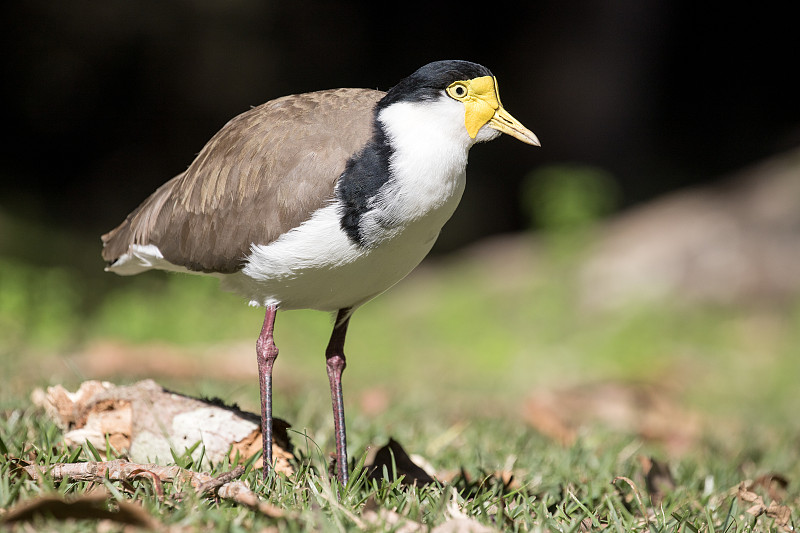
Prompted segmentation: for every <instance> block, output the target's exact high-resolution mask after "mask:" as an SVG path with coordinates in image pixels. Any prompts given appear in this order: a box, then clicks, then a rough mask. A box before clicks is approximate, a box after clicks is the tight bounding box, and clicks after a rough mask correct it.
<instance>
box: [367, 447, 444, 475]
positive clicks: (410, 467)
mask: <svg viewBox="0 0 800 533" xmlns="http://www.w3.org/2000/svg"><path fill="white" fill-rule="evenodd" d="M393 465H394V466H393ZM384 467H386V471H387V472H388V473H389V475H390V476H391V475H392V473H393V472H394V471H395V468H396V473H397V477H401V476H404V477H403V482H402V483H403V484H404V485H427V484H428V483H432V482H433V481H434V479H433V477H432V476H431V475H430V474H428V473H427V472H426V471H425V470H423V469H422V468H421V467H420V466H418V465H417V464H416V463H414V461H412V460H411V457H409V455H408V453H406V451H405V450H404V449H403V447H402V446H401V445H400V443H399V442H397V441H396V440H394V439H392V438H390V439H389V442H388V443H387V444H386V445H385V446H382V447H381V448H378V449H377V450H374V452H373V451H372V450H371V451H370V454H369V456H368V458H367V463H366V467H365V468H366V469H367V472H369V474H368V475H369V477H370V479H381V478H382V477H383V469H384Z"/></svg>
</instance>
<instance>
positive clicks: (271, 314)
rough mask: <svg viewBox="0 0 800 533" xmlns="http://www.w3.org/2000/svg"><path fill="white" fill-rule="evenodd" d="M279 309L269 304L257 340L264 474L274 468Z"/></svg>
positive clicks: (265, 476) (265, 475)
mask: <svg viewBox="0 0 800 533" xmlns="http://www.w3.org/2000/svg"><path fill="white" fill-rule="evenodd" d="M277 312H278V309H277V307H275V306H274V305H269V306H267V312H266V315H265V316H264V325H263V326H262V327H261V334H260V335H259V336H258V341H257V342H256V357H257V359H258V379H259V388H260V390H261V450H262V451H261V459H262V461H263V462H264V470H263V476H264V479H266V478H267V472H268V471H269V469H271V468H272V365H273V364H274V363H275V359H276V358H277V357H278V347H277V346H275V342H274V341H273V339H272V331H273V329H274V327H275V315H276V314H277Z"/></svg>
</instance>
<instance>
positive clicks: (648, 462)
mask: <svg viewBox="0 0 800 533" xmlns="http://www.w3.org/2000/svg"><path fill="white" fill-rule="evenodd" d="M638 459H639V464H640V465H641V466H642V472H643V474H644V480H645V487H647V492H648V493H649V494H650V501H651V502H652V503H653V505H659V504H660V503H661V502H662V501H663V500H664V496H665V495H666V494H667V493H669V492H672V491H673V490H675V479H674V478H673V477H672V472H670V470H669V465H667V463H665V462H662V461H658V460H656V459H654V458H652V457H646V456H643V455H642V456H639V458H638Z"/></svg>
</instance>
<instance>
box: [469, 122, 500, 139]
mask: <svg viewBox="0 0 800 533" xmlns="http://www.w3.org/2000/svg"><path fill="white" fill-rule="evenodd" d="M500 135H502V133H501V132H500V131H497V130H496V129H494V128H492V127H490V126H489V124H484V125H483V126H481V129H479V130H478V134H477V135H476V136H475V142H476V143H483V142H487V141H491V140H493V139H497V138H498V137H500Z"/></svg>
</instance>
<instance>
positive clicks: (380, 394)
mask: <svg viewBox="0 0 800 533" xmlns="http://www.w3.org/2000/svg"><path fill="white" fill-rule="evenodd" d="M390 401H391V398H390V397H389V392H388V391H387V390H386V388H384V387H371V388H369V389H366V390H364V391H362V392H361V395H360V396H359V398H358V404H359V407H361V412H362V413H364V414H365V415H367V416H370V417H374V416H377V415H379V414H381V413H382V412H384V411H386V409H387V408H388V407H389V403H390Z"/></svg>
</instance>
